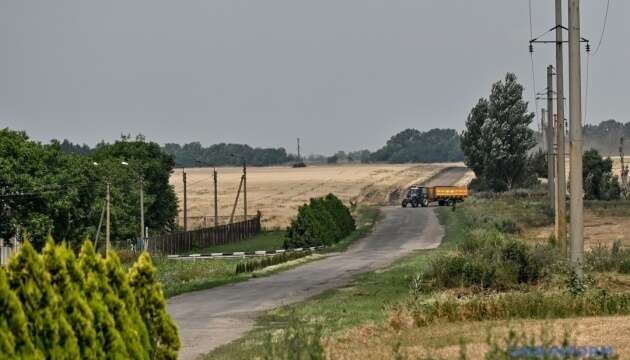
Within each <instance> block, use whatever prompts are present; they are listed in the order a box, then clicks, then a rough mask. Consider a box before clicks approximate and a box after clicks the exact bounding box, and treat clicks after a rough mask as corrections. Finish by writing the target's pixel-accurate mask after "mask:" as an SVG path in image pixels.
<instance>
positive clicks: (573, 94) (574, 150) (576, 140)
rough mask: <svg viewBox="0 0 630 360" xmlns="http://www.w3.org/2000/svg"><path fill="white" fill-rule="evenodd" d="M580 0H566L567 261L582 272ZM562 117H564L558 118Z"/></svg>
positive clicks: (582, 200)
mask: <svg viewBox="0 0 630 360" xmlns="http://www.w3.org/2000/svg"><path fill="white" fill-rule="evenodd" d="M580 27H581V26H580V0H569V105H570V108H569V119H570V121H571V126H570V128H569V129H570V139H571V143H570V144H571V184H570V185H571V210H570V216H571V234H570V235H571V263H572V264H573V265H574V266H575V269H576V271H577V273H578V275H580V276H581V275H582V264H583V262H584V208H583V206H584V199H583V192H584V189H583V184H582V142H583V140H582V83H581V82H582V74H581V72H582V59H581V55H580V37H581V34H580V31H581V30H580ZM560 120H561V121H563V120H564V119H560Z"/></svg>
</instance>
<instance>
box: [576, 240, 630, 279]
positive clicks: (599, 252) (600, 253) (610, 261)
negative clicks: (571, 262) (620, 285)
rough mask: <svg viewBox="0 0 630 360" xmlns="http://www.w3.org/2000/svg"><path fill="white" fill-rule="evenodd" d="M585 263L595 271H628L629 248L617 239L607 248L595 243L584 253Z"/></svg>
mask: <svg viewBox="0 0 630 360" xmlns="http://www.w3.org/2000/svg"><path fill="white" fill-rule="evenodd" d="M585 258H586V263H587V264H588V266H589V267H590V268H592V269H593V270H595V271H617V272H620V273H625V274H627V273H630V249H629V248H624V247H623V246H622V243H621V241H620V240H617V241H615V242H614V243H613V245H612V246H611V247H610V248H608V247H606V246H603V245H601V244H600V245H597V246H595V247H594V248H592V249H591V250H590V251H588V252H587V253H586V254H585Z"/></svg>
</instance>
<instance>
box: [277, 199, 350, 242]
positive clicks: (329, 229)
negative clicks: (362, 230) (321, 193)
mask: <svg viewBox="0 0 630 360" xmlns="http://www.w3.org/2000/svg"><path fill="white" fill-rule="evenodd" d="M355 229H356V225H355V222H354V219H353V218H352V215H351V214H350V210H349V209H348V208H347V207H346V206H344V205H343V203H342V202H341V200H339V199H338V198H337V197H336V196H334V195H333V194H329V195H327V196H326V197H324V198H313V199H311V200H310V202H309V203H308V204H304V205H302V206H300V208H299V209H298V214H297V216H296V217H295V218H294V219H293V220H292V221H291V225H289V227H288V229H287V238H286V240H285V243H284V247H285V248H287V249H289V248H300V247H311V246H320V245H332V244H334V243H336V242H338V241H339V240H341V239H343V238H344V237H346V236H348V235H350V234H351V233H352V232H353V231H354V230H355Z"/></svg>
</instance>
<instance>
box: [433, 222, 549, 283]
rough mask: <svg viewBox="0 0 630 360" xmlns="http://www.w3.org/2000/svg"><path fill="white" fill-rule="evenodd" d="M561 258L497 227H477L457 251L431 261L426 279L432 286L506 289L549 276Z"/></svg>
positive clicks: (546, 247)
mask: <svg viewBox="0 0 630 360" xmlns="http://www.w3.org/2000/svg"><path fill="white" fill-rule="evenodd" d="M557 259H558V257H557V256H556V253H555V251H554V249H553V248H551V247H549V246H541V245H537V246H531V245H527V244H525V243H523V242H521V241H518V240H516V239H511V238H506V237H505V236H504V235H503V234H502V233H501V232H499V231H498V230H496V229H492V228H491V229H489V230H486V229H475V230H473V231H471V232H470V233H469V236H467V237H466V238H465V239H464V240H463V241H462V242H461V243H460V245H459V247H458V248H457V251H456V252H454V253H453V252H451V253H442V254H438V255H436V256H434V257H433V258H431V259H430V261H429V266H428V269H427V270H426V271H425V272H424V274H423V282H424V283H428V284H430V285H431V286H430V287H429V289H430V288H454V287H461V286H466V287H468V286H472V287H477V288H481V289H496V290H504V289H510V288H514V287H517V286H518V285H519V284H533V283H536V282H538V281H539V280H540V279H542V278H543V277H545V276H547V275H548V273H549V269H550V267H551V266H552V265H554V264H555V263H556V262H557Z"/></svg>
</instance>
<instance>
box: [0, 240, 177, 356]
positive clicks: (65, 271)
mask: <svg viewBox="0 0 630 360" xmlns="http://www.w3.org/2000/svg"><path fill="white" fill-rule="evenodd" d="M179 346H180V343H179V338H178V334H177V328H176V327H175V325H174V323H173V321H172V319H171V318H170V317H169V315H168V314H167V312H166V303H165V300H164V296H163V295H162V290H161V288H160V285H159V284H158V283H157V282H156V278H155V268H154V267H153V265H152V263H151V258H150V256H149V254H148V253H145V254H143V255H142V256H140V258H139V260H138V262H137V263H136V264H135V265H134V266H133V267H132V269H130V271H129V272H125V271H124V269H123V267H122V266H121V264H120V260H119V258H118V257H117V256H116V254H115V253H113V252H111V253H110V254H108V257H107V259H103V258H102V257H101V256H100V255H99V254H97V253H96V252H95V250H94V247H93V246H92V244H91V243H90V242H88V241H86V242H85V243H84V244H83V246H82V247H81V251H80V254H79V256H78V257H77V256H75V253H74V251H73V250H72V249H70V248H69V247H68V246H67V245H66V244H65V243H64V244H61V245H55V243H54V241H53V240H52V238H51V237H49V238H48V241H47V243H46V245H45V247H44V248H43V250H42V254H39V253H37V252H36V251H35V250H34V248H33V247H32V246H31V244H30V243H29V242H28V241H24V244H23V246H22V249H21V250H20V252H18V253H17V254H16V255H15V256H14V257H13V258H12V259H11V260H10V262H9V265H8V267H7V269H6V270H4V269H1V268H0V358H4V357H8V358H12V359H13V358H15V359H102V358H111V359H139V360H140V359H141V360H145V359H146V360H148V359H176V358H177V352H178V350H179Z"/></svg>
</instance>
